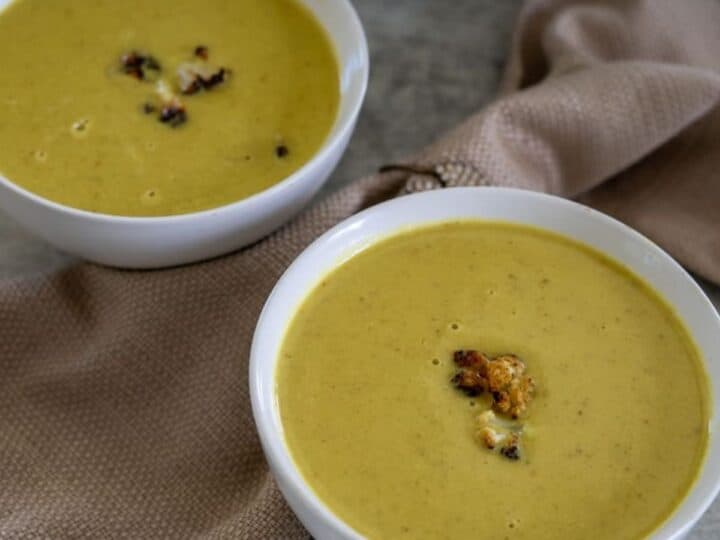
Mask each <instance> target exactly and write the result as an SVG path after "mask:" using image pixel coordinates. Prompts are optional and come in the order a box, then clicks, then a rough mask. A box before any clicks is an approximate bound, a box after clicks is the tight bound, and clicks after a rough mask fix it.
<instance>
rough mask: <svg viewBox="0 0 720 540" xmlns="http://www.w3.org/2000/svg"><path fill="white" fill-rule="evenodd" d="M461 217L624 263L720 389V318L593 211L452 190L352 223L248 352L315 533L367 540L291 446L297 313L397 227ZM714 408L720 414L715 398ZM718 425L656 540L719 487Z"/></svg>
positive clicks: (270, 428) (293, 492)
mask: <svg viewBox="0 0 720 540" xmlns="http://www.w3.org/2000/svg"><path fill="white" fill-rule="evenodd" d="M458 218H482V219H496V220H504V221H511V222H516V223H524V224H529V225H534V226H536V227H540V228H543V229H547V230H550V231H555V232H557V233H560V234H563V235H565V236H567V237H570V238H573V239H575V240H578V241H580V242H583V243H585V244H587V245H590V246H592V247H594V248H595V249H597V250H599V251H601V252H603V253H605V254H607V255H608V256H610V257H612V258H614V259H615V260H617V261H620V262H621V263H622V264H624V265H625V266H627V267H628V268H630V269H631V270H633V271H634V272H635V273H636V274H637V275H639V276H641V277H642V278H643V279H645V280H646V281H647V282H648V283H650V284H651V285H652V286H653V287H654V288H655V289H656V290H657V291H659V292H660V293H661V294H662V295H663V296H664V297H665V298H666V300H667V301H669V302H670V303H671V304H672V305H673V306H674V308H675V309H676V310H677V313H678V314H679V316H680V317H681V318H682V319H683V320H684V322H685V324H686V325H687V327H688V329H689V330H690V332H691V334H692V336H693V338H694V339H695V342H696V343H697V345H698V347H699V348H700V351H701V352H702V355H703V358H704V361H705V367H706V369H707V373H708V375H709V378H710V382H711V387H712V389H715V390H716V389H717V388H719V387H720V318H719V317H718V314H717V312H716V311H715V309H714V307H713V306H712V304H711V303H710V301H709V300H708V299H707V297H706V296H705V295H704V293H703V292H702V290H701V289H700V287H698V285H697V284H696V283H695V282H694V281H693V279H692V278H691V277H690V276H689V275H688V273H687V272H686V271H685V270H683V268H682V267H681V266H680V265H679V264H678V263H677V262H675V261H674V260H673V259H672V258H671V257H670V256H669V255H668V254H667V253H665V252H664V251H662V250H661V249H660V248H659V247H657V246H656V245H655V244H653V243H652V242H651V241H650V240H648V239H647V238H645V237H644V236H642V235H640V234H639V233H637V232H635V231H634V230H632V229H630V228H629V227H627V226H625V225H623V224H622V223H620V222H618V221H616V220H614V219H612V218H610V217H608V216H606V215H604V214H602V213H600V212H597V211H595V210H592V209H590V208H587V207H585V206H582V205H579V204H577V203H573V202H571V201H568V200H565V199H561V198H558V197H553V196H550V195H543V194H539V193H534V192H529V191H521V190H514V189H504V188H454V189H446V190H441V191H432V192H427V193H421V194H417V195H410V196H407V197H401V198H398V199H395V200H392V201H390V202H387V203H383V204H380V205H378V206H375V207H373V208H370V209H368V210H365V211H363V212H361V213H359V214H357V215H355V216H353V217H351V218H350V219H347V220H345V221H344V222H342V223H340V224H339V225H337V226H336V227H334V228H332V229H331V230H330V231H328V232H327V233H325V234H324V235H323V236H321V237H320V238H318V239H317V240H316V241H315V242H313V243H312V244H311V245H310V247H308V248H307V249H306V250H305V251H304V252H303V253H302V254H301V255H300V256H299V257H298V258H297V259H296V260H295V262H294V263H293V264H292V265H291V266H290V267H289V268H288V270H287V271H286V272H285V274H284V275H283V276H282V278H281V279H280V280H279V281H278V283H277V285H276V286H275V288H274V290H273V291H272V293H271V294H270V297H269V298H268V300H267V303H266V304H265V307H264V309H263V312H262V314H261V315H260V319H259V321H258V324H257V329H256V331H255V336H254V338H253V344H252V350H251V354H250V394H251V398H252V407H253V414H254V417H255V422H256V424H257V428H258V431H259V433H260V440H261V442H262V445H263V449H264V451H265V455H266V456H267V459H268V462H269V464H270V468H271V470H272V472H273V474H274V475H275V478H276V479H277V482H278V485H279V486H280V489H281V491H282V493H283V494H284V496H285V499H286V500H287V502H288V503H289V505H290V507H291V508H292V509H293V511H294V512H295V514H296V515H297V516H298V517H299V518H300V521H301V522H302V523H303V525H305V527H306V528H307V529H308V530H309V531H310V533H311V534H312V535H313V536H314V537H315V538H318V539H320V540H322V539H337V538H340V539H351V538H360V536H359V535H358V534H357V533H356V532H354V531H353V530H352V529H351V528H350V527H349V526H348V525H346V524H345V523H343V522H342V521H341V520H340V519H339V518H338V517H336V516H335V515H334V514H333V513H332V512H331V511H330V510H329V509H328V508H327V507H326V506H325V504H324V503H323V502H322V501H320V500H319V499H318V498H317V496H316V495H315V494H314V493H313V491H312V490H311V489H310V488H309V487H308V485H307V484H306V483H305V481H304V480H303V478H302V476H301V475H300V473H299V471H298V469H297V468H296V466H295V464H294V462H293V460H292V458H291V457H290V453H289V451H288V448H287V446H286V444H285V439H284V436H283V428H282V424H281V421H280V415H279V411H278V407H277V400H276V397H275V367H276V363H277V358H278V356H279V350H280V346H281V344H282V341H283V338H284V333H285V330H286V328H287V326H288V324H289V323H290V320H291V318H292V317H293V315H294V313H295V311H296V310H297V308H298V307H299V305H300V303H301V302H302V301H303V300H304V299H305V297H306V295H307V294H308V293H309V292H310V291H311V289H312V288H313V287H314V286H315V285H316V284H317V283H318V281H319V280H320V279H321V278H322V277H323V276H324V275H325V274H326V273H327V272H328V271H330V270H331V269H333V268H335V267H337V266H338V265H339V264H341V263H342V262H343V261H344V260H346V259H347V258H348V257H349V256H351V255H353V254H354V253H357V252H358V251H360V250H362V249H363V248H365V247H367V246H368V245H369V244H372V243H374V242H376V241H377V240H378V239H381V238H384V237H386V236H388V235H390V234H392V233H393V232H395V231H397V230H398V229H402V228H406V227H412V226H417V225H423V224H428V223H433V222H440V221H447V220H454V219H458ZM711 399H712V410H713V411H717V410H718V409H719V408H720V403H719V402H718V399H719V394H718V393H717V391H715V392H712V394H711ZM718 427H720V422H719V420H718V417H717V415H712V417H711V423H710V440H709V448H708V452H707V458H706V461H705V463H704V464H703V467H702V471H701V474H700V476H699V478H698V480H697V482H696V483H695V484H694V485H693V487H692V489H691V491H690V493H689V494H688V495H687V497H685V499H684V500H683V501H682V503H681V504H680V506H679V507H678V508H677V509H676V510H675V512H674V513H673V514H672V516H670V518H669V519H668V520H667V521H666V522H665V523H663V524H662V526H661V527H660V528H659V529H658V530H656V531H655V533H654V534H653V535H652V536H651V538H653V539H655V540H660V539H662V540H668V539H678V538H682V537H683V536H685V534H686V533H687V532H688V531H689V529H690V528H691V527H692V525H693V524H694V523H695V522H696V521H697V520H698V519H699V518H700V516H701V515H702V513H703V512H704V511H705V510H706V509H707V507H708V506H709V505H710V503H711V502H712V501H713V499H714V498H715V496H716V495H717V493H718V490H720V438H719V437H718V433H717V432H718Z"/></svg>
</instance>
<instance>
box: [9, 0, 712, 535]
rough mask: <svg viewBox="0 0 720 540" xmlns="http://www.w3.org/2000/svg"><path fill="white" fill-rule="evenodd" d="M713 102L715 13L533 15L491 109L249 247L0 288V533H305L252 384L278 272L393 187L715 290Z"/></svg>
mask: <svg viewBox="0 0 720 540" xmlns="http://www.w3.org/2000/svg"><path fill="white" fill-rule="evenodd" d="M471 68H472V66H468V69H471ZM718 101H720V2H717V1H715V0H688V1H685V2H677V1H676V0H622V1H616V2H612V1H606V2H591V1H583V2H577V1H575V2H573V1H563V0H530V1H529V2H528V3H527V4H526V6H525V7H524V10H523V11H522V14H521V16H520V19H519V21H518V26H517V30H516V33H515V36H514V45H513V51H512V55H511V58H510V62H509V66H508V69H507V74H506V78H505V81H504V84H503V90H502V94H501V96H500V97H499V98H498V100H497V101H496V102H495V103H493V104H492V105H490V106H489V107H488V108H486V109H485V110H483V111H481V112H479V113H478V114H477V115H476V116H473V117H472V118H470V119H468V120H467V121H466V122H465V123H464V124H463V125H461V126H460V127H458V128H457V129H456V130H454V131H453V132H451V133H450V134H448V135H447V136H445V137H443V138H442V139H440V140H439V141H438V142H437V143H436V144H434V145H432V146H431V147H430V148H427V149H426V150H424V151H423V152H421V153H420V154H418V156H416V157H415V158H414V159H411V160H409V161H407V162H406V163H402V164H397V165H394V166H390V167H387V168H386V172H383V173H381V174H378V175H375V176H371V177H368V178H365V179H363V180H360V181H357V182H356V183H354V184H352V185H350V186H349V187H348V188H346V189H344V190H342V191H340V192H338V193H336V194H335V195H333V196H331V197H329V198H327V199H326V200H324V201H322V202H320V203H319V204H317V205H315V206H314V207H312V208H311V209H309V210H308V211H306V212H305V213H304V214H302V215H301V216H300V217H298V218H297V219H295V220H294V221H293V222H292V223H290V224H289V225H288V226H286V227H284V228H283V229H281V230H280V231H278V232H276V233H275V234H273V235H271V236H269V237H267V238H266V239H264V240H262V241H261V242H259V243H257V244H255V245H253V246H251V247H249V248H247V249H244V250H242V251H240V252H238V253H235V254H233V255H229V256H227V257H223V258H220V259H217V260H213V261H209V262H206V263H202V264H196V265H193V266H187V267H183V268H175V269H170V270H164V271H153V272H131V271H120V270H113V269H108V268H101V267H98V266H93V265H90V264H80V265H77V266H75V267H73V268H70V269H68V270H66V271H63V272H60V273H57V274H55V275H52V276H50V277H47V278H43V279H41V280H39V281H38V280H34V281H23V280H19V281H18V280H15V281H9V282H4V283H2V284H0V387H1V391H0V471H2V474H1V475H0V478H1V480H0V537H3V538H15V537H33V538H35V537H38V538H41V537H42V538H45V537H47V538H66V537H67V538H91V537H92V538H97V537H100V538H110V537H128V538H154V537H169V538H184V537H194V536H198V537H199V536H207V537H225V536H229V537H238V538H285V539H288V538H302V537H305V536H306V533H305V532H304V531H303V529H302V527H301V526H300V525H299V523H298V522H297V521H296V519H295V518H294V517H293V515H292V514H291V512H290V511H289V510H288V508H287V507H286V505H285V504H284V502H283V500H282V498H281V496H280V494H279V492H278V490H277V488H276V486H275V484H274V483H273V480H272V478H271V476H270V474H269V472H268V468H267V466H266V464H265V462H264V459H263V456H262V452H261V449H260V446H259V443H258V440H257V437H256V434H255V429H254V425H253V421H252V416H251V411H250V403H249V398H248V381H247V358H248V350H249V345H250V340H251V336H252V333H253V329H254V325H255V321H256V319H257V317H258V314H259V312H260V309H261V307H262V305H263V302H264V300H265V298H266V296H267V295H268V293H269V292H270V290H271V288H272V286H273V285H274V283H275V281H276V279H277V278H278V277H279V275H280V274H281V272H282V271H283V270H284V268H285V267H286V266H287V265H288V264H289V262H290V261H291V260H292V259H293V258H294V257H295V256H296V255H297V254H298V253H299V252H300V251H301V250H302V249H303V248H304V247H305V246H306V245H307V244H308V243H309V242H311V241H312V240H313V239H314V238H315V237H316V236H318V235H319V234H320V233H322V232H323V231H325V230H326V229H327V228H328V227H330V226H331V225H333V224H334V223H336V222H338V221H339V220H341V219H343V218H345V217H347V216H349V215H351V214H352V213H354V212H356V211H358V210H359V209H361V208H363V207H366V206H368V205H370V204H373V203H375V202H377V201H380V200H383V199H387V198H389V197H393V196H396V195H398V194H399V193H401V192H402V191H416V190H419V189H427V188H437V187H441V186H453V185H461V184H478V185H481V184H491V185H504V186H515V187H521V188H527V189H534V190H541V191H547V192H550V193H555V194H560V195H564V196H567V197H574V198H577V199H579V200H581V201H583V202H585V203H587V204H590V205H592V206H595V207H597V208H599V209H601V210H604V211H606V212H609V213H611V214H613V215H615V216H617V217H619V218H620V219H621V220H623V221H625V222H627V223H629V224H630V225H632V226H634V227H636V228H637V229H639V230H640V231H642V232H644V233H646V234H647V235H649V236H650V237H652V238H653V239H655V240H656V241H657V242H658V243H660V244H661V245H662V246H664V247H665V248H666V249H667V250H669V251H670V252H671V253H672V254H673V255H675V256H676V257H677V258H678V259H679V260H680V261H681V262H682V263H683V264H685V265H686V266H687V267H688V268H690V269H691V270H693V271H695V272H697V273H698V274H700V275H702V276H704V277H706V278H708V279H710V280H713V281H715V282H717V283H720V175H718V172H717V171H718V168H719V167H720V108H718Z"/></svg>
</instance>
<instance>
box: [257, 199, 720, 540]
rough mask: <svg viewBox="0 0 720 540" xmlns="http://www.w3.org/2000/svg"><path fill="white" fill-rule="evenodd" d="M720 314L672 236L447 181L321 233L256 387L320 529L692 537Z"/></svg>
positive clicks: (271, 442) (719, 447)
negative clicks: (670, 251) (665, 241)
mask: <svg viewBox="0 0 720 540" xmlns="http://www.w3.org/2000/svg"><path fill="white" fill-rule="evenodd" d="M718 381H720V318H718V315H717V312H716V311H715V309H714V308H713V306H712V304H711V303H710V301H709V300H708V299H707V297H706V296H705V295H704V293H703V292H702V290H701V289H700V288H699V287H698V285H697V284H696V283H695V282H694V281H693V279H692V278H691V277H690V276H689V275H688V274H687V273H686V272H685V271H684V270H683V269H682V268H681V267H680V265H679V264H677V263H676V262H675V261H674V260H673V259H672V258H671V257H670V256H669V255H667V254H666V253H665V252H663V251H662V250H661V249H660V248H659V247H657V246H656V245H655V244H653V243H652V242H651V241H649V240H648V239H647V238H645V237H643V236H642V235H640V234H639V233H637V232H635V231H634V230H632V229H630V228H629V227H627V226H625V225H623V224H621V223H620V222H618V221H616V220H614V219H612V218H610V217H608V216H606V215H604V214H602V213H599V212H597V211H594V210H592V209H590V208H587V207H585V206H582V205H579V204H577V203H574V202H570V201H567V200H564V199H561V198H557V197H554V196H549V195H544V194H539V193H533V192H528V191H521V190H514V189H504V188H452V189H445V190H439V191H432V192H426V193H421V194H415V195H409V196H405V197H401V198H398V199H395V200H392V201H390V202H386V203H383V204H380V205H378V206H375V207H372V208H370V209H368V210H365V211H363V212H361V213H359V214H357V215H355V216H353V217H351V218H349V219H348V220H346V221H344V222H342V223H341V224H339V225H337V226H336V227H334V228H333V229H331V230H330V231H329V232H327V233H326V234H324V235H323V236H322V237H320V238H319V239H317V240H316V241H315V242H314V243H313V244H311V245H310V246H309V247H308V248H307V249H306V250H305V251H304V252H303V253H302V254H301V255H300V256H299V257H298V258H297V259H296V260H295V262H294V263H293V264H292V265H291V266H290V267H289V268H288V270H287V271H286V273H285V274H284V275H283V277H282V278H281V279H280V280H279V281H278V283H277V285H276V287H275V289H274V290H273V292H272V294H271V295H270V296H269V298H268V300H267V303H266V305H265V308H264V310H263V312H262V314H261V316H260V318H259V321H258V325H257V329H256V332H255V336H254V340H253V344H252V350H251V356H250V392H251V398H252V406H253V412H254V416H255V421H256V424H257V428H258V432H259V435H260V440H261V442H262V445H263V449H264V451H265V454H266V456H267V459H268V462H269V464H270V467H271V470H272V472H273V474H274V476H275V478H276V479H277V483H278V485H279V487H280V489H281V491H282V493H283V494H284V496H285V498H286V500H287V502H288V503H289V505H290V507H291V508H292V509H293V511H294V512H295V513H296V515H297V516H298V517H299V519H300V520H301V521H302V523H303V524H304V525H305V527H306V528H307V529H308V530H309V531H310V533H311V534H312V535H313V536H314V537H316V538H319V539H325V538H328V539H330V538H343V539H355V538H361V537H368V538H424V539H427V538H464V537H466V538H532V539H555V538H583V539H586V540H590V539H597V540H603V539H637V538H646V537H650V538H654V539H670V538H680V537H682V536H684V535H685V534H686V533H687V532H688V530H689V529H690V528H691V527H692V525H693V523H695V522H696V521H697V520H698V519H699V518H700V516H701V515H702V513H703V512H704V511H705V510H706V509H707V507H708V506H709V505H710V503H711V502H712V500H713V499H714V497H715V496H716V494H717V493H718V489H719V488H720V440H719V439H718V437H717V432H718V428H719V427H720V426H719V424H718V422H719V421H718V417H717V413H716V411H717V409H718V397H717V387H718Z"/></svg>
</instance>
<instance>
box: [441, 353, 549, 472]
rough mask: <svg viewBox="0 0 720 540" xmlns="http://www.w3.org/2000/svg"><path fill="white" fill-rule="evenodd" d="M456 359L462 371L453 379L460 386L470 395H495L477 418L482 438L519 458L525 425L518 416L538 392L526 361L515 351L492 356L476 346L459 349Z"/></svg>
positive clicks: (506, 453)
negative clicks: (487, 407)
mask: <svg viewBox="0 0 720 540" xmlns="http://www.w3.org/2000/svg"><path fill="white" fill-rule="evenodd" d="M453 360H454V361H455V365H456V366H457V367H458V371H457V372H456V373H455V376H454V377H453V378H452V381H451V382H452V383H453V384H454V385H455V387H456V388H458V389H460V390H462V391H463V392H465V393H466V394H467V395H468V396H478V395H480V394H483V393H485V392H487V393H488V394H489V395H490V397H491V406H490V409H488V410H486V411H484V412H482V413H480V414H479V415H478V417H477V419H476V421H477V427H478V430H477V437H478V439H479V440H480V441H481V442H482V444H483V445H484V446H485V447H486V448H488V449H490V450H498V451H499V453H500V454H501V455H503V456H505V457H506V458H508V459H511V460H517V459H519V458H520V440H521V436H522V429H523V426H522V424H520V423H519V422H517V420H518V418H520V417H522V416H525V415H526V413H527V408H528V405H529V403H530V401H531V400H532V397H533V394H534V392H535V381H534V380H533V379H532V377H530V376H528V375H526V373H525V371H526V367H525V362H523V361H522V360H521V359H520V358H518V357H517V356H515V355H514V354H502V355H499V356H496V357H494V358H490V357H488V356H487V355H485V354H484V353H482V352H479V351H474V350H460V351H455V353H454V355H453ZM496 413H497V414H496ZM498 414H499V415H503V416H505V417H507V418H508V419H507V420H506V419H501V418H499V417H498V416H497V415H498Z"/></svg>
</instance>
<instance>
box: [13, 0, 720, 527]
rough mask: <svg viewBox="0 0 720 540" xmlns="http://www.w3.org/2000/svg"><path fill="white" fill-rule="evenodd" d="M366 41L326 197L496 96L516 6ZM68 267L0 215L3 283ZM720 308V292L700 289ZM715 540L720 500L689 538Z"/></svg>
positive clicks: (400, 20)
mask: <svg viewBox="0 0 720 540" xmlns="http://www.w3.org/2000/svg"><path fill="white" fill-rule="evenodd" d="M356 5H357V8H358V11H359V13H360V16H361V18H362V19H363V22H364V23H365V28H366V31H367V34H368V39H369V41H370V49H371V58H372V68H371V81H370V87H369V91H368V98H367V102H366V105H365V108H364V110H363V113H362V116H361V118H360V121H359V123H358V128H357V131H356V134H355V137H354V138H353V140H352V143H351V144H350V147H349V149H348V152H347V154H346V155H345V157H344V158H343V160H342V162H341V164H340V166H339V167H338V170H337V171H336V173H335V174H334V175H333V178H332V179H331V180H330V182H329V183H328V186H327V188H326V189H325V190H324V193H327V192H329V191H331V190H334V189H337V188H338V187H340V186H342V185H343V184H345V183H347V182H349V181H351V180H352V179H354V178H357V177H360V176H362V175H365V174H367V173H369V172H372V171H374V170H376V169H377V167H378V166H380V165H381V164H383V163H386V162H389V161H393V160H398V159H401V158H402V157H403V156H405V155H407V154H408V153H411V152H413V151H415V150H416V149H418V148H420V147H422V146H423V145H425V144H427V143H429V142H431V141H432V140H433V139H435V138H436V137H437V136H439V135H440V134H442V132H443V131H445V130H447V129H449V128H450V127H452V126H453V125H455V124H456V123H457V122H459V121H460V120H461V119H463V118H464V117H466V116H467V115H468V114H470V113H471V112H473V111H475V110H477V109H478V108H480V107H481V106H482V105H483V104H485V103H486V102H488V101H489V100H491V99H492V98H493V95H494V93H495V89H496V87H497V84H498V80H499V76H500V72H501V68H502V64H503V60H504V58H505V55H506V52H507V45H508V42H509V36H510V32H511V29H512V24H513V20H514V17H515V15H516V13H517V10H518V7H519V2H518V1H517V0H453V1H452V2H445V1H442V0H395V1H392V2H386V1H382V0H357V1H356ZM71 261H72V259H71V258H70V257H67V256H66V255H63V254H60V253H58V252H57V251H55V250H54V249H52V248H51V247H49V246H47V245H46V244H45V243H43V242H42V241H40V240H37V239H35V238H33V237H31V236H30V235H28V234H26V233H24V232H23V231H21V230H20V229H19V227H17V225H15V224H14V223H13V222H12V221H11V220H10V219H9V218H7V217H5V216H4V215H2V214H0V277H22V276H29V275H32V274H35V273H39V272H48V271H51V270H53V269H56V268H58V267H60V266H62V265H64V264H68V263H69V262H71ZM702 285H703V286H704V287H705V289H706V290H707V291H708V293H709V294H710V295H711V297H712V298H713V301H714V303H715V305H716V306H720V288H718V287H714V286H712V285H709V284H702ZM689 538H690V539H691V540H710V539H716V538H720V502H716V503H715V504H714V505H713V507H712V508H711V510H710V511H709V512H708V513H707V514H706V515H705V517H704V518H703V519H702V521H701V522H700V523H699V524H698V525H697V526H696V527H695V529H694V530H693V531H692V533H691V535H690V536H689Z"/></svg>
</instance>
